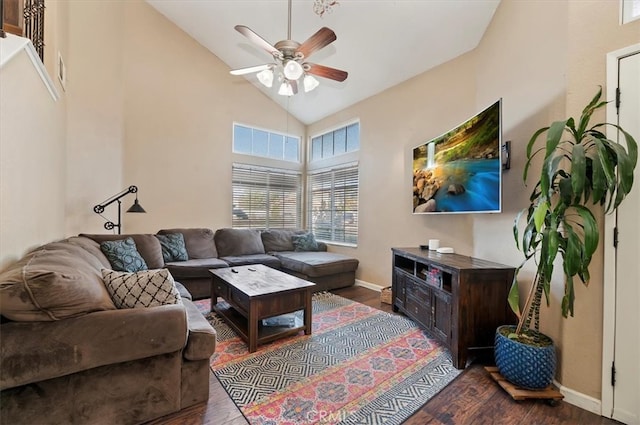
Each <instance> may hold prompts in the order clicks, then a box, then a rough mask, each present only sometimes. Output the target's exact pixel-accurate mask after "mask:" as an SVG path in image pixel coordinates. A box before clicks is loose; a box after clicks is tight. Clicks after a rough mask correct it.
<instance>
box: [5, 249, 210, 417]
mask: <svg viewBox="0 0 640 425" xmlns="http://www.w3.org/2000/svg"><path fill="white" fill-rule="evenodd" d="M110 267H111V265H110V262H109V260H108V259H107V257H105V255H104V254H103V252H102V251H101V249H100V246H99V244H98V243H97V242H95V241H93V240H91V239H89V238H85V237H71V238H68V239H65V240H63V241H58V242H52V243H49V244H46V245H43V246H41V247H38V248H36V249H35V250H33V251H31V252H30V253H28V254H27V255H25V256H24V257H23V258H22V259H20V260H18V261H17V262H16V263H15V264H13V265H11V266H10V267H8V268H7V269H5V270H3V271H2V272H1V273H0V313H1V314H2V322H1V324H0V335H1V338H2V344H1V345H0V390H1V391H0V423H3V424H138V423H142V422H145V421H148V420H151V419H154V418H157V417H160V416H163V415H166V414H169V413H172V412H175V411H178V410H181V409H183V408H185V407H188V406H191V405H193V404H196V403H200V402H204V401H206V400H207V399H208V396H209V374H210V369H209V364H210V357H211V355H212V354H213V353H214V351H215V345H216V333H215V330H214V329H213V328H212V327H211V325H210V324H209V323H208V322H207V320H206V319H205V318H204V316H203V315H202V314H201V313H200V312H199V311H198V309H197V307H196V306H195V305H194V304H193V303H192V302H191V300H190V295H189V293H188V292H187V291H186V290H185V289H184V288H182V287H181V285H180V284H179V283H175V282H172V281H171V282H169V283H170V284H171V288H175V290H176V291H177V292H178V294H179V296H177V295H175V293H173V292H172V295H173V296H174V298H173V299H172V303H167V304H163V305H156V306H152V307H150V308H117V307H116V305H115V304H114V300H113V299H112V297H111V295H110V293H109V292H108V290H107V288H106V284H105V282H104V281H103V278H104V275H103V274H102V270H103V269H109V268H110ZM153 273H154V272H153V271H149V274H153ZM156 275H158V276H160V275H163V276H164V278H165V280H168V276H169V275H168V273H166V271H164V272H163V271H162V270H160V271H158V272H157V273H156ZM172 291H173V290H172Z"/></svg>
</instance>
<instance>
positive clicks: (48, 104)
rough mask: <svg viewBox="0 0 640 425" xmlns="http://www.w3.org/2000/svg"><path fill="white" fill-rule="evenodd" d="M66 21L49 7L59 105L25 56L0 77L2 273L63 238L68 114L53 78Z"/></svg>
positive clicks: (48, 48) (49, 66)
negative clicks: (31, 252)
mask: <svg viewBox="0 0 640 425" xmlns="http://www.w3.org/2000/svg"><path fill="white" fill-rule="evenodd" d="M64 19H65V16H64V13H59V8H58V5H57V4H55V3H54V4H52V5H47V14H46V15H45V29H46V34H45V36H46V37H47V40H48V41H47V44H46V45H45V49H44V59H45V60H44V63H45V66H46V72H47V73H48V74H49V76H50V78H51V82H52V83H53V86H54V87H55V89H56V90H57V91H58V94H59V95H60V97H59V99H58V100H57V101H56V100H54V99H53V97H52V96H51V94H50V93H49V91H48V89H47V87H46V86H45V84H44V83H43V81H42V79H41V77H40V76H39V75H38V73H37V71H36V68H35V67H34V65H33V63H32V62H31V60H30V59H29V57H28V56H27V54H26V53H25V52H24V51H23V52H22V53H18V54H17V56H15V57H14V58H13V59H11V60H10V61H9V62H7V63H6V64H5V65H4V66H3V67H2V70H1V71H0V111H1V113H0V269H2V268H4V267H5V266H7V265H8V264H10V263H12V262H14V261H15V260H17V259H18V258H20V257H21V256H22V255H23V254H24V253H25V252H26V251H28V250H30V249H31V248H33V247H35V246H37V245H40V244H41V243H42V242H43V241H51V240H55V239H60V238H62V237H63V236H64V235H65V197H66V187H65V173H66V158H65V148H64V146H65V132H66V128H65V125H64V122H65V117H66V109H65V98H64V96H63V95H62V94H63V92H62V89H61V86H60V83H59V81H58V80H57V78H55V75H56V65H55V64H56V59H55V58H56V57H57V53H56V52H57V50H58V49H60V48H62V44H63V43H64V42H65V40H66V39H65V33H64V30H61V29H60V28H61V27H64V26H65V25H62V26H60V25H58V22H60V21H61V20H64Z"/></svg>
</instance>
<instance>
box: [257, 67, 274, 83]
mask: <svg viewBox="0 0 640 425" xmlns="http://www.w3.org/2000/svg"><path fill="white" fill-rule="evenodd" d="M256 77H257V78H258V81H260V82H261V83H262V85H263V86H265V87H271V86H273V71H272V70H270V69H265V70H264V71H260V72H258V74H256Z"/></svg>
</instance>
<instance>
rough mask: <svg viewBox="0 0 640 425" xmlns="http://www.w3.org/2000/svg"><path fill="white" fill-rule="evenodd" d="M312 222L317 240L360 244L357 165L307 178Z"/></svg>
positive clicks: (318, 173)
mask: <svg viewBox="0 0 640 425" xmlns="http://www.w3.org/2000/svg"><path fill="white" fill-rule="evenodd" d="M307 184H308V193H309V223H310V227H311V229H312V231H313V233H314V234H315V236H316V238H318V239H320V240H324V241H330V242H342V243H348V244H357V243H358V166H357V165H355V166H349V167H346V168H338V169H331V170H326V171H320V172H316V173H313V174H309V175H308V183H307Z"/></svg>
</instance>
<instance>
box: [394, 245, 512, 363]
mask: <svg viewBox="0 0 640 425" xmlns="http://www.w3.org/2000/svg"><path fill="white" fill-rule="evenodd" d="M391 251H392V254H393V272H392V289H391V299H392V305H393V311H396V312H397V311H401V312H402V313H404V314H405V315H407V316H408V317H410V318H411V319H413V320H414V321H416V322H417V323H418V324H419V325H421V326H422V327H424V328H425V329H427V330H428V331H429V332H430V333H431V334H432V335H433V336H435V337H436V338H437V339H438V340H439V341H441V342H442V343H443V344H444V345H446V346H447V347H448V348H449V350H450V351H451V356H452V360H453V365H454V366H455V367H456V368H458V369H464V368H465V366H466V363H467V359H468V357H469V350H472V349H487V348H492V347H493V341H494V337H495V331H496V328H497V327H498V326H500V325H504V324H511V323H514V321H515V316H514V315H513V313H512V312H511V309H510V308H509V305H508V303H507V295H508V293H509V288H510V287H511V282H512V281H513V275H514V273H515V268H513V267H509V266H505V265H502V264H498V263H493V262H491V261H485V260H480V259H477V258H472V257H467V256H463V255H458V254H439V253H437V252H436V251H429V250H423V249H420V248H391Z"/></svg>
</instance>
